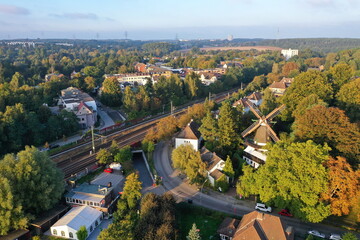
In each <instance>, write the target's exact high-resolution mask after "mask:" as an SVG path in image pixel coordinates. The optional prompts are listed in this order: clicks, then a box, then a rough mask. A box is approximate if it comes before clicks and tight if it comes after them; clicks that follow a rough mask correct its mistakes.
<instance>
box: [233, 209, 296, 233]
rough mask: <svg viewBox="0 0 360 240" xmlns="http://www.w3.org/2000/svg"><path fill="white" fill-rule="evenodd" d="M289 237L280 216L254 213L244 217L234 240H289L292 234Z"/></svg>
mask: <svg viewBox="0 0 360 240" xmlns="http://www.w3.org/2000/svg"><path fill="white" fill-rule="evenodd" d="M289 235H290V236H289ZM289 235H288V234H287V233H286V232H285V224H284V223H283V222H282V220H281V219H280V218H279V217H278V216H273V215H270V214H266V213H261V212H257V211H253V212H251V213H248V214H246V215H244V217H243V218H242V220H241V222H240V224H239V226H238V228H237V230H236V232H235V235H234V238H233V240H245V239H254V240H257V239H259V240H267V239H277V240H289V239H291V234H289Z"/></svg>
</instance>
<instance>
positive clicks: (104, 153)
mask: <svg viewBox="0 0 360 240" xmlns="http://www.w3.org/2000/svg"><path fill="white" fill-rule="evenodd" d="M96 160H98V162H99V163H100V164H109V163H111V162H112V156H111V153H110V152H109V150H108V149H106V148H102V149H100V150H99V152H98V153H97V154H96Z"/></svg>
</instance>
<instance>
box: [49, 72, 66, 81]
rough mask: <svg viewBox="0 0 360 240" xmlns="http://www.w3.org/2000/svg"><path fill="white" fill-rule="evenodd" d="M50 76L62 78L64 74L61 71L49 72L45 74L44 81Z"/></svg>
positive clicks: (50, 77)
mask: <svg viewBox="0 0 360 240" xmlns="http://www.w3.org/2000/svg"><path fill="white" fill-rule="evenodd" d="M52 77H57V78H62V77H64V74H61V73H49V74H46V75H45V82H48V81H50V80H51V79H52Z"/></svg>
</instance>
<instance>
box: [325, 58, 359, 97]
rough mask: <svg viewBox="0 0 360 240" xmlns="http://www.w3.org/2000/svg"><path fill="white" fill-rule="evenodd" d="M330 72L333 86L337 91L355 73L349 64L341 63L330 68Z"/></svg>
mask: <svg viewBox="0 0 360 240" xmlns="http://www.w3.org/2000/svg"><path fill="white" fill-rule="evenodd" d="M329 74H330V78H331V80H332V84H333V88H334V89H335V92H337V91H338V90H339V89H340V88H341V87H342V86H343V85H344V84H346V83H348V82H349V81H350V78H351V77H352V76H353V74H354V73H353V70H352V69H351V67H350V66H349V65H348V64H346V63H339V64H336V65H335V66H333V67H331V68H330V70H329Z"/></svg>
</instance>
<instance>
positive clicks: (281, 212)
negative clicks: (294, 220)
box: [278, 209, 293, 217]
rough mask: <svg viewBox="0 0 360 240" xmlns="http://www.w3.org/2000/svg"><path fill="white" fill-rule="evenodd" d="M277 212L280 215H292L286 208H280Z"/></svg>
mask: <svg viewBox="0 0 360 240" xmlns="http://www.w3.org/2000/svg"><path fill="white" fill-rule="evenodd" d="M278 214H280V215H282V216H286V217H292V216H293V215H292V214H291V213H290V212H289V210H287V209H281V211H280V212H278Z"/></svg>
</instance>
